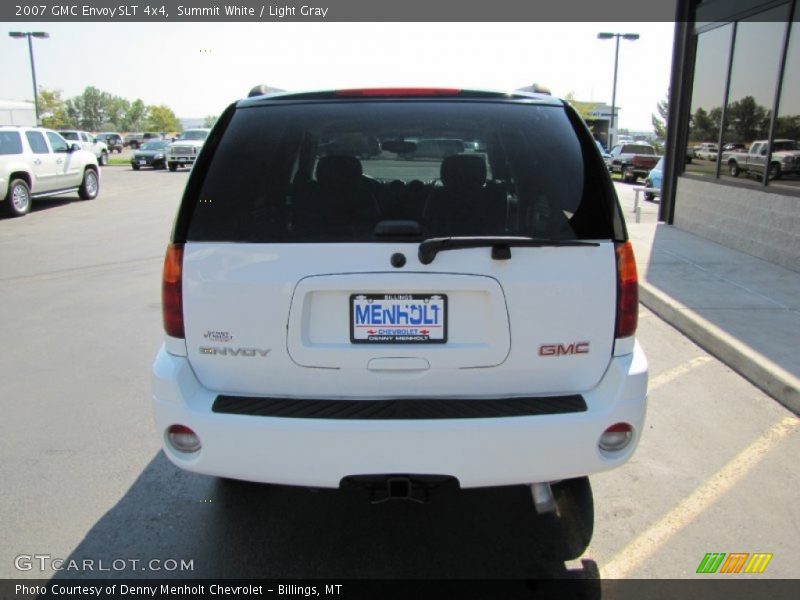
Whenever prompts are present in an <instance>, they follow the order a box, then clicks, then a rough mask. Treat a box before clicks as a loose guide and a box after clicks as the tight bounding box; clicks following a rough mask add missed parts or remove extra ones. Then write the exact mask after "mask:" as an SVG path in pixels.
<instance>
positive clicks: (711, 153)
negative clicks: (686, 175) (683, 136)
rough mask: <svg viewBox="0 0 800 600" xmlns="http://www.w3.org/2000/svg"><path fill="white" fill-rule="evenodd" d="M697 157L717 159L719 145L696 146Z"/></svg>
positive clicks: (695, 153)
mask: <svg viewBox="0 0 800 600" xmlns="http://www.w3.org/2000/svg"><path fill="white" fill-rule="evenodd" d="M694 148H695V149H694V155H695V158H700V159H702V160H714V161H716V160H717V155H718V154H719V147H718V146H717V145H716V144H698V145H697V146H695V147H694Z"/></svg>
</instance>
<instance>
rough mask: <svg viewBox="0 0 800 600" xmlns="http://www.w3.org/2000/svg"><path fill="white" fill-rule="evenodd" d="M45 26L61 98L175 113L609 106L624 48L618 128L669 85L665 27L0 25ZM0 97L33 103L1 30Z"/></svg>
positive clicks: (22, 56) (17, 52)
mask: <svg viewBox="0 0 800 600" xmlns="http://www.w3.org/2000/svg"><path fill="white" fill-rule="evenodd" d="M4 25H5V29H6V31H12V30H21V31H33V30H42V31H47V32H49V33H50V36H51V37H50V38H49V39H46V40H34V53H35V59H36V74H37V79H38V83H39V84H40V85H42V86H45V87H47V88H55V89H59V90H61V91H62V92H63V95H64V97H71V96H74V95H77V94H79V93H80V92H81V91H82V90H83V89H84V88H85V87H86V86H88V85H94V86H95V87H98V88H100V89H102V90H104V91H107V92H111V93H113V94H116V95H119V96H123V97H126V98H128V99H135V98H141V99H142V100H144V101H145V103H147V104H167V105H168V106H170V107H171V108H172V109H173V110H174V111H175V112H176V114H177V115H178V116H179V117H202V116H205V115H209V114H219V113H220V112H221V111H222V110H223V108H224V107H225V106H227V104H229V103H230V102H232V101H234V100H236V99H237V98H240V97H242V96H245V95H246V94H247V92H248V90H249V89H250V88H251V87H252V86H253V85H255V84H257V83H266V84H269V85H273V86H276V87H281V88H284V89H290V90H298V89H328V88H344V87H359V86H381V85H385V86H409V85H421V86H456V87H479V88H491V89H514V88H516V87H520V86H523V85H529V84H531V83H533V82H537V83H542V84H545V85H547V86H549V87H550V88H551V90H552V91H553V93H554V94H555V95H559V96H563V95H565V94H567V93H568V92H574V93H575V97H576V99H578V100H593V101H598V102H607V103H609V104H610V103H611V87H612V76H613V68H614V42H613V40H609V41H601V40H598V39H597V38H596V34H597V32H599V31H612V32H635V33H639V34H640V35H641V38H640V39H639V40H638V41H636V42H627V41H622V42H621V43H620V67H619V80H618V84H617V104H618V105H619V106H621V107H622V111H621V112H620V127H627V128H630V129H634V130H649V129H651V125H650V114H651V113H653V112H655V110H656V102H658V101H659V100H661V99H662V98H663V97H664V95H665V94H666V92H667V88H668V87H669V75H670V64H671V60H672V39H673V29H674V25H673V24H672V23H274V22H273V23H153V24H148V23H134V24H123V23H13V24H11V23H5V24H4ZM0 56H2V57H3V60H2V61H0V82H2V84H0V99H3V100H26V99H31V96H32V85H31V79H30V66H29V60H28V48H27V43H25V41H24V40H15V39H12V38H9V37H8V36H7V35H2V36H1V37H0Z"/></svg>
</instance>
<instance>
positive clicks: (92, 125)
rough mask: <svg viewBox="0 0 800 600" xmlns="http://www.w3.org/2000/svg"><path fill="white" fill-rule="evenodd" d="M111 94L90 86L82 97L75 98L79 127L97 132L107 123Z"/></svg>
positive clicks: (74, 103) (74, 104) (74, 105)
mask: <svg viewBox="0 0 800 600" xmlns="http://www.w3.org/2000/svg"><path fill="white" fill-rule="evenodd" d="M110 99H111V94H109V93H108V92H103V91H100V90H98V89H97V88H96V87H93V86H89V87H87V88H86V89H85V90H83V93H82V94H81V95H80V96H76V97H75V98H73V107H74V110H75V111H76V112H77V114H78V127H80V128H81V129H86V130H89V131H97V130H98V129H100V128H101V126H102V125H103V123H105V122H106V121H107V106H108V102H109V100H110Z"/></svg>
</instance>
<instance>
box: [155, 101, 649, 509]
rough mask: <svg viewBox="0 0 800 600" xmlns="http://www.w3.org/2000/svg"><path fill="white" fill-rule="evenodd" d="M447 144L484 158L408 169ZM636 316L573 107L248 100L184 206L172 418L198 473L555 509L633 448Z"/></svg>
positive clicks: (625, 265) (633, 288) (225, 120)
mask: <svg viewBox="0 0 800 600" xmlns="http://www.w3.org/2000/svg"><path fill="white" fill-rule="evenodd" d="M430 139H434V140H436V139H448V140H471V141H476V142H477V144H472V145H461V146H460V147H459V149H457V150H455V151H454V153H453V154H450V155H448V156H436V157H434V156H428V155H426V156H423V157H419V156H415V150H416V149H417V144H418V143H421V142H420V140H430ZM367 143H372V144H375V143H377V144H378V148H377V150H376V152H375V153H374V155H371V156H370V157H368V158H362V159H359V158H358V157H357V156H358V149H359V148H362V147H364V144H367ZM478 148H480V149H481V150H478ZM637 307H638V304H637V276H636V267H635V263H634V258H633V253H632V250H631V245H630V242H628V241H627V233H626V230H625V225H624V221H623V219H622V216H621V212H620V208H619V205H618V201H617V198H616V194H615V191H614V187H613V185H612V183H611V180H610V177H609V174H608V171H607V169H606V168H605V166H604V164H603V159H602V157H601V155H600V153H599V152H598V150H597V148H596V146H595V144H594V141H593V139H592V136H591V134H590V133H589V131H588V130H587V129H586V126H585V125H584V124H583V121H582V120H581V118H580V117H579V116H578V115H577V114H576V113H575V111H574V110H573V109H572V108H570V106H569V105H568V104H566V103H564V102H562V101H561V100H557V99H554V98H552V97H550V96H545V95H539V94H525V93H514V94H511V95H508V94H500V93H494V92H479V91H459V90H449V89H442V90H439V89H434V90H420V89H414V90H396V89H393V90H382V89H379V90H344V91H338V92H321V93H304V94H276V95H268V96H260V97H254V98H250V99H247V100H242V101H240V102H238V103H236V104H234V105H232V106H231V107H229V108H228V110H227V111H226V112H225V113H224V114H223V115H222V116H221V117H220V119H219V121H218V122H217V124H216V125H215V127H214V129H213V131H212V132H211V134H210V135H209V138H208V140H207V142H206V145H205V148H204V150H203V152H202V154H201V155H200V157H199V158H198V161H197V163H196V165H195V167H194V169H193V171H192V173H191V175H190V177H189V180H188V182H187V186H186V190H185V192H184V195H183V201H182V204H181V207H180V209H179V213H178V216H177V220H176V224H175V228H174V231H173V235H172V240H171V243H170V244H169V247H168V250H167V255H166V261H165V265H164V276H163V313H164V315H163V316H164V326H165V330H166V336H165V340H164V345H163V347H162V348H161V350H160V352H159V353H158V355H157V357H156V359H155V362H154V364H153V371H152V374H153V405H154V409H155V420H156V424H157V427H158V432H159V435H160V436H161V438H162V440H163V444H164V450H165V453H166V455H167V456H168V457H169V459H170V460H171V461H172V462H174V463H175V464H176V465H178V466H179V467H181V468H184V469H188V470H190V471H195V472H198V473H205V474H210V475H216V476H220V477H223V478H232V479H243V480H250V481H257V482H273V483H278V484H289V485H302V486H319V487H339V486H340V485H342V484H349V483H352V482H356V483H365V484H366V483H367V482H369V483H368V485H369V486H370V489H371V490H372V491H373V492H374V493H376V494H378V495H380V494H384V496H385V497H389V498H400V497H403V498H405V497H413V496H415V495H417V494H418V493H419V490H420V489H422V488H424V487H425V485H427V484H428V483H430V482H431V479H432V478H433V479H437V478H448V479H449V480H450V481H451V482H452V481H457V482H458V484H460V486H461V487H479V486H501V485H509V484H530V485H531V486H532V491H533V498H534V502H535V504H536V506H537V509H539V510H540V511H547V510H551V509H552V506H553V496H552V493H551V487H550V484H551V483H552V482H558V481H562V480H571V479H576V480H579V481H580V480H584V481H585V480H586V479H585V476H587V475H589V474H591V473H596V472H598V471H604V470H607V469H611V468H613V467H617V466H619V465H621V464H622V463H624V462H625V461H626V460H627V459H629V458H630V456H631V455H632V453H633V451H634V449H635V447H636V445H637V443H638V440H639V436H640V434H641V432H642V427H643V421H644V416H645V404H646V395H647V361H646V359H645V356H644V354H643V352H642V350H641V348H640V347H639V345H638V343H637V342H636V340H635V337H634V334H635V331H636V324H637ZM564 483H567V482H564ZM587 485H588V481H587ZM376 490H377V491H376Z"/></svg>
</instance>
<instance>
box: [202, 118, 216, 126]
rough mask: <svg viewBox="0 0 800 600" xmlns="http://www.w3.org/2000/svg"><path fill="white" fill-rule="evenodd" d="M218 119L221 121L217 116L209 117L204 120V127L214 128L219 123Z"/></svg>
mask: <svg viewBox="0 0 800 600" xmlns="http://www.w3.org/2000/svg"><path fill="white" fill-rule="evenodd" d="M217 119H219V116H217V115H208V116H207V117H206V118H205V119H204V120H203V127H213V126H214V123H216V122H217Z"/></svg>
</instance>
